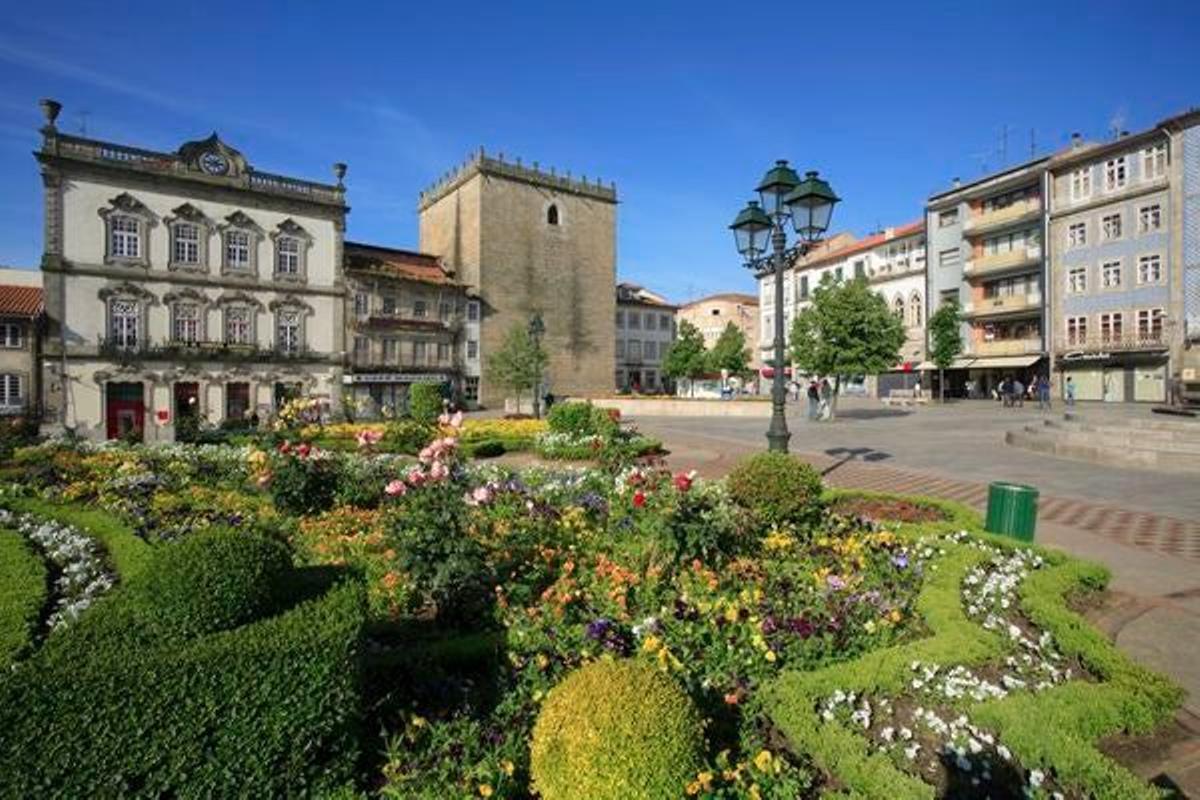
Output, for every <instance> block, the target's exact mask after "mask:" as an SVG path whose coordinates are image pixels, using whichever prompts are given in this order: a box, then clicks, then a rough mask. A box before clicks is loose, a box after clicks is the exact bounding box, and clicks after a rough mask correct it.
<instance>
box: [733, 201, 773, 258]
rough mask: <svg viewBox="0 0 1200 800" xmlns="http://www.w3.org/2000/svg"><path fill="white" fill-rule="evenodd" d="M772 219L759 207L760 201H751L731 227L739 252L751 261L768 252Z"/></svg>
mask: <svg viewBox="0 0 1200 800" xmlns="http://www.w3.org/2000/svg"><path fill="white" fill-rule="evenodd" d="M771 227H772V224H771V218H770V217H769V216H767V213H766V212H765V211H763V210H762V207H761V206H759V204H758V201H756V200H751V201H750V202H749V203H747V204H746V207H745V208H743V209H742V210H741V212H740V213H739V214H738V215H737V217H736V218H735V219H734V220H733V224H732V225H730V226H729V228H730V230H732V231H733V241H734V244H736V245H737V251H738V252H739V253H741V254H742V255H743V256H745V257H746V258H749V259H753V258H757V257H758V256H759V255H761V254H762V253H765V252H766V251H767V241H768V240H769V239H770V238H771Z"/></svg>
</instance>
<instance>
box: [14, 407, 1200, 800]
mask: <svg viewBox="0 0 1200 800" xmlns="http://www.w3.org/2000/svg"><path fill="white" fill-rule="evenodd" d="M558 413H559V414H560V415H561V419H573V420H574V422H573V423H572V424H579V425H600V426H602V427H605V426H606V422H605V419H604V418H600V416H598V415H596V414H594V412H593V411H592V410H587V413H586V415H585V413H584V411H583V410H580V409H574V410H571V409H568V411H567V412H562V411H560V412H558ZM605 418H607V419H608V420H609V421H612V420H611V418H609V417H607V415H605ZM445 423H446V424H445V427H444V428H442V429H441V430H439V431H438V434H437V435H436V437H435V438H434V439H433V440H432V441H430V442H428V444H426V445H425V446H424V447H423V448H422V449H421V450H420V451H419V452H418V453H416V458H415V459H407V458H398V457H395V456H391V455H386V454H380V453H378V452H376V450H377V449H378V445H379V440H377V439H375V438H374V437H371V436H364V435H363V433H364V431H369V430H370V429H366V428H363V429H359V430H358V431H356V432H355V433H354V434H353V439H352V440H353V442H354V447H355V450H356V451H357V452H354V453H331V452H328V451H326V450H324V449H323V448H320V447H314V446H313V445H312V444H311V443H308V442H303V441H300V442H297V441H294V440H290V439H289V440H284V442H283V443H281V444H280V445H279V446H277V447H275V448H273V449H271V450H269V451H268V450H265V449H264V450H250V449H241V450H234V449H233V448H227V449H228V450H229V451H230V452H231V453H234V454H236V458H233V457H232V456H230V455H228V454H221V455H219V454H216V453H214V452H203V451H199V450H197V449H186V448H184V449H178V448H176V449H172V450H169V451H164V450H157V449H155V448H116V449H107V448H105V449H100V450H90V449H86V448H85V449H83V450H67V449H61V448H59V449H54V448H41V449H39V452H38V453H37V454H36V457H34V456H28V455H27V456H25V458H27V459H31V462H30V465H31V466H32V467H33V468H32V469H29V470H27V474H28V475H29V478H28V484H29V486H28V487H27V492H35V493H36V492H38V491H40V492H42V493H45V494H47V495H50V494H55V495H63V494H69V496H70V497H71V498H72V499H73V500H75V501H77V502H87V503H94V504H96V505H98V506H100V509H89V510H87V511H86V512H84V511H79V510H77V511H76V512H75V513H78V514H84V513H86V514H91V515H93V516H91V517H87V518H86V519H88V520H89V521H90V522H92V523H95V524H97V525H100V526H105V525H107V526H110V530H109V532H108V533H107V534H106V536H108V537H110V538H111V540H112V541H113V542H116V543H117V544H118V545H120V544H122V543H124V544H126V545H128V543H129V542H133V543H135V544H136V545H137V547H140V548H143V549H145V550H148V551H150V552H162V551H164V550H168V551H169V550H170V549H172V548H178V547H180V546H181V543H187V542H189V541H191V540H193V538H194V537H195V536H197V535H199V536H207V535H209V534H208V531H209V529H220V528H226V527H232V528H235V529H237V530H239V531H247V530H249V529H255V530H258V531H260V532H266V533H268V534H269V535H271V536H272V537H273V538H275V539H276V540H279V541H286V542H287V543H288V544H289V545H290V547H291V550H292V555H293V557H294V558H295V559H296V560H297V561H298V562H300V563H302V564H306V565H309V566H311V567H317V568H329V567H335V566H338V567H340V566H350V567H353V568H355V571H356V572H358V573H360V574H362V575H363V576H364V577H365V579H366V583H367V605H368V614H369V622H370V625H369V631H370V635H369V638H367V639H366V640H365V642H364V645H365V646H364V647H363V652H362V653H358V651H357V645H354V646H353V647H352V648H351V649H352V650H353V651H354V652H353V656H352V657H353V658H354V659H355V661H354V666H353V667H350V666H348V664H349V662H348V661H346V660H342V661H340V662H339V669H343V670H345V669H355V670H362V672H363V674H364V676H365V691H366V696H365V697H364V698H363V705H362V707H361V709H359V708H355V709H341V710H343V711H347V712H349V711H353V712H355V713H358V712H359V711H361V712H362V713H364V714H366V719H365V724H364V726H363V730H364V731H365V733H364V734H363V737H364V738H363V739H362V741H361V742H360V744H361V747H362V751H363V752H364V753H379V754H380V755H379V756H378V757H377V758H376V759H375V760H374V761H371V760H370V759H369V758H368V761H367V762H366V765H365V767H364V771H363V772H362V773H361V774H360V775H359V776H358V777H357V780H356V781H355V783H356V784H357V786H358V788H360V789H361V788H370V789H372V790H377V791H378V793H379V794H380V795H382V796H386V797H405V798H413V797H416V798H422V797H428V798H441V797H469V796H475V797H494V798H528V797H531V796H532V792H533V791H534V789H535V787H534V786H533V777H532V775H531V772H532V769H533V764H532V762H531V757H530V737H531V735H532V733H533V731H534V729H535V724H536V722H537V720H538V717H539V714H541V712H542V708H543V705H544V701H545V699H546V698H547V696H548V695H549V694H550V692H551V691H552V690H553V689H554V688H555V687H556V686H558V685H559V684H560V683H561V682H562V681H563V680H564V679H566V677H567V676H568V675H571V674H574V673H575V671H576V670H578V669H580V668H582V667H584V666H585V665H588V664H590V663H592V662H595V661H602V660H625V659H638V660H641V661H643V662H645V663H648V664H650V665H652V666H653V667H654V669H656V670H658V671H659V672H661V673H662V674H663V675H665V676H666V677H668V678H669V679H670V681H671V683H672V684H674V685H675V686H677V687H678V688H679V690H680V691H682V692H684V693H685V694H686V695H687V697H688V701H689V703H691V704H692V705H694V706H695V708H696V709H697V713H698V714H699V715H700V716H701V717H702V718H703V720H704V739H705V741H704V744H703V750H704V753H703V755H702V757H700V760H699V761H698V762H697V763H699V764H700V766H699V768H698V769H697V770H696V772H695V774H694V775H691V776H689V777H688V779H687V780H686V781H685V782H683V784H682V785H680V786H679V787H678V793H677V796H687V797H702V798H759V799H760V800H761V799H763V798H795V797H813V796H817V795H819V794H821V793H824V792H827V791H847V792H849V793H851V794H857V795H858V796H865V797H880V796H887V797H891V796H895V797H896V798H907V797H913V798H916V797H921V798H925V797H933V796H937V795H938V794H946V795H951V796H955V797H958V796H962V797H972V796H980V797H982V796H985V795H988V794H990V795H991V796H995V797H1001V796H1014V797H1021V796H1026V795H1031V796H1034V797H1038V796H1045V797H1051V796H1053V795H1054V793H1056V792H1057V793H1061V794H1062V795H1063V796H1065V797H1080V796H1089V795H1090V796H1098V797H1122V798H1123V797H1141V796H1147V797H1148V796H1149V794H1147V789H1146V787H1145V786H1144V784H1142V783H1141V782H1140V781H1138V780H1137V779H1136V778H1134V777H1133V776H1132V775H1130V774H1129V773H1128V772H1126V771H1125V770H1124V769H1123V768H1121V767H1119V766H1118V765H1116V764H1115V763H1114V762H1112V761H1110V760H1109V759H1107V758H1105V757H1103V756H1101V755H1100V753H1099V752H1097V751H1096V749H1095V747H1094V743H1095V741H1096V739H1097V738H1099V737H1100V736H1103V735H1106V734H1108V733H1111V732H1113V731H1117V730H1132V731H1146V730H1149V729H1151V728H1152V727H1153V726H1154V725H1155V724H1157V723H1158V722H1160V721H1161V720H1163V719H1164V718H1165V717H1166V715H1167V714H1168V713H1169V711H1170V710H1171V709H1172V708H1173V707H1174V706H1175V705H1176V704H1177V703H1178V700H1179V695H1178V691H1177V690H1176V689H1174V688H1173V687H1171V686H1170V685H1169V684H1168V683H1166V682H1165V681H1163V680H1162V679H1161V678H1159V677H1158V676H1155V675H1153V674H1151V673H1149V672H1147V671H1145V670H1142V669H1140V668H1138V667H1136V666H1135V665H1133V664H1131V663H1130V662H1128V660H1126V659H1125V658H1124V657H1123V656H1121V655H1120V654H1119V653H1117V651H1115V650H1114V649H1113V648H1112V647H1111V645H1109V644H1108V643H1107V641H1106V640H1105V639H1104V637H1103V636H1101V635H1100V634H1099V633H1097V632H1096V631H1094V630H1093V629H1091V628H1090V627H1088V626H1086V625H1085V624H1083V623H1082V622H1081V621H1080V620H1079V618H1078V617H1076V616H1075V615H1074V614H1073V613H1072V612H1071V611H1069V610H1068V609H1067V607H1066V605H1065V603H1064V600H1063V597H1064V595H1066V594H1068V593H1071V592H1075V591H1079V590H1083V589H1094V588H1097V587H1099V586H1102V585H1103V581H1104V575H1103V573H1102V571H1099V570H1097V569H1096V568H1094V567H1091V566H1089V565H1085V564H1081V563H1080V562H1077V561H1074V560H1071V559H1068V558H1066V557H1065V556H1062V555H1061V554H1051V553H1047V552H1044V551H1041V550H1038V549H1037V548H1028V547H1017V546H1014V545H1013V544H1012V543H1009V542H1005V541H1002V540H999V539H995V538H993V537H988V536H986V535H976V534H968V533H965V532H963V531H964V529H972V530H977V528H978V519H977V517H976V516H975V515H974V514H973V513H971V512H968V511H966V510H965V509H963V508H962V507H960V506H956V505H954V504H947V503H938V502H933V501H927V500H922V499H912V498H896V497H892V496H887V495H871V494H862V493H845V492H831V493H827V494H824V495H823V494H822V491H821V486H820V481H819V479H818V478H817V477H816V476H815V475H813V474H812V473H811V470H808V469H806V468H804V467H802V466H801V465H800V464H798V463H797V462H794V461H793V460H790V459H787V458H780V457H774V456H773V457H769V458H763V459H760V460H759V461H756V462H753V463H751V464H749V465H748V469H746V470H742V471H740V472H739V475H740V477H739V479H738V480H731V481H730V482H729V483H728V485H727V484H726V482H723V481H703V480H700V479H698V478H697V477H696V476H695V475H694V474H672V473H671V472H669V471H667V470H665V469H664V468H661V467H656V466H647V465H642V466H633V467H630V466H623V467H618V466H616V465H613V466H612V467H611V468H610V469H608V470H599V469H578V470H561V469H560V470H551V469H543V468H535V469H526V470H521V471H513V470H511V469H506V468H503V467H497V466H488V465H471V464H468V463H467V462H466V461H465V460H464V458H463V450H464V449H466V448H465V444H464V442H466V441H467V440H468V438H469V437H468V434H467V431H468V429H469V427H470V423H469V422H467V423H462V422H461V420H458V419H452V418H448V419H447V420H446V421H445ZM492 424H493V425H495V426H500V425H514V424H523V422H520V423H514V422H503V423H502V422H499V421H497V422H494V423H492ZM327 428H328V426H327ZM495 429H496V428H493V429H492V432H494V430H495ZM560 433H563V432H560ZM610 434H611V431H609V432H608V433H602V434H596V433H592V434H583V435H599V436H606V435H610ZM549 435H552V434H547V436H549ZM571 435H575V434H571ZM755 475H768V476H772V477H770V479H769V480H767V481H766V482H767V483H769V484H771V486H772V487H774V488H777V489H780V491H782V492H783V493H786V494H787V495H788V498H787V499H788V502H786V503H784V502H781V501H779V500H778V497H776V498H775V499H772V494H771V492H769V491H759V490H758V489H757V488H756V487H757V486H759V485H760V484H761V483H763V482H762V481H758V482H757V483H756V481H755V480H751V479H750V478H752V477H753V476H755ZM781 487H782V488H781ZM5 502H6V503H8V504H9V505H10V506H11V507H13V508H25V507H22V506H19V505H15V504H18V503H25V504H29V503H40V504H42V506H43V508H51V507H54V508H58V512H56V513H63V512H62V509H61V508H60V507H56V506H54V505H53V504H51V503H49V502H48V501H47V500H46V499H44V498H38V497H16V496H12V497H9V496H6V498H5ZM101 509H106V510H101ZM838 512H848V513H838ZM867 512H869V513H867ZM77 519H81V520H82V519H85V518H84V517H77ZM122 525H123V526H125V527H124V528H123V530H124V534H121V535H117V534H115V533H113V531H114V530H117V529H120V528H121V526H122ZM134 525H138V526H141V527H138V528H137V530H138V531H139V532H140V534H141V535H140V536H138V535H134V534H133V532H132V529H131V527H130V526H134ZM113 526H115V527H113ZM155 532H157V533H155ZM122 536H124V537H126V538H122ZM105 542H106V545H107V542H108V540H107V539H106V540H105ZM110 551H111V548H110ZM133 560H134V561H135V562H136V560H137V558H136V557H134V559H133ZM114 561H115V559H114ZM106 602H107V601H106ZM97 613H98V612H97ZM87 622H89V620H88V619H85V620H84V624H85V626H86V623H87ZM218 635H219V634H218ZM355 641H357V639H355ZM349 652H350V651H345V650H344V651H343V654H344V655H345V654H347V653H349ZM346 657H347V658H350V657H351V656H349V655H347V656H346ZM271 663H275V662H271ZM280 663H282V662H280ZM270 668H271V667H268V669H270ZM106 674H107V673H106ZM247 674H248V673H247ZM314 690H315V689H314ZM347 696H348V695H347ZM54 702H55V703H57V702H58V700H55V701H54ZM356 702H357V701H356ZM214 724H217V723H214ZM218 727H219V726H218ZM549 727H553V726H549ZM286 730H287V729H286V726H284V727H281V728H279V729H278V732H279V733H280V735H285V732H286ZM381 730H382V731H383V734H382V740H372V739H371V738H369V737H371V736H374V735H376V733H375V732H378V731H381ZM2 760H3V754H0V762H2ZM689 763H690V762H689ZM3 766H5V765H4V764H3V763H0V767H3ZM217 774H218V773H217V772H213V771H209V772H207V773H206V775H207V777H206V780H208V781H210V782H209V783H208V784H206V785H207V786H210V787H211V786H218V785H219V778H218V777H217ZM306 780H307V779H306ZM597 780H600V779H597ZM598 785H599V784H598ZM539 786H540V784H539ZM175 788H178V787H175ZM184 793H186V792H184ZM549 800H553V798H550V799H549Z"/></svg>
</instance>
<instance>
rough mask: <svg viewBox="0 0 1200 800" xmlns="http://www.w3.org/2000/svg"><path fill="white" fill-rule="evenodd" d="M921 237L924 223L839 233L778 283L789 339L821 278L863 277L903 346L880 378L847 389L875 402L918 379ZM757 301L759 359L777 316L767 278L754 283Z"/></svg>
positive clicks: (922, 293)
mask: <svg viewBox="0 0 1200 800" xmlns="http://www.w3.org/2000/svg"><path fill="white" fill-rule="evenodd" d="M925 238H926V237H925V222H924V220H917V221H915V222H910V223H907V224H905V225H899V226H896V227H888V228H885V229H883V230H881V231H877V232H874V233H872V234H870V235H869V236H865V237H863V238H862V239H856V238H855V237H854V236H853V235H851V234H849V233H841V234H838V235H837V236H834V237H831V238H830V239H828V240H827V241H826V242H824V243H823V244H822V245H821V246H820V247H818V248H816V249H814V250H812V251H810V252H809V254H808V255H807V256H806V257H805V258H803V259H800V260H799V261H798V262H797V263H796V264H794V265H793V267H792V268H791V269H789V270H788V272H787V273H786V274H785V275H784V278H783V281H784V298H783V303H782V304H781V308H782V313H783V315H784V331H785V336H787V335H789V334H790V330H791V324H792V320H793V319H794V317H795V315H796V314H798V313H800V311H802V310H803V309H804V308H806V307H808V305H809V304H810V303H811V302H812V299H811V298H812V293H813V291H814V290H815V289H816V288H817V287H818V286H820V285H821V282H822V281H824V280H825V279H826V278H827V277H828V278H829V279H831V280H843V279H844V280H851V279H854V278H864V279H866V280H867V281H868V283H869V284H870V285H871V288H872V289H874V290H875V291H876V292H877V293H878V294H879V295H880V296H881V297H883V298H884V300H886V301H887V304H888V307H889V308H891V309H892V310H893V311H894V312H895V313H896V315H897V316H899V317H900V318H901V319H903V320H904V330H905V342H904V347H903V348H902V350H901V353H900V359H899V361H898V363H897V364H896V366H895V369H893V370H891V371H889V372H886V373H883V374H881V375H866V376H856V378H855V379H854V380H852V385H855V384H860V385H862V387H863V389H862V390H863V391H864V392H866V393H868V394H871V395H873V396H877V397H886V396H887V395H888V393H890V392H891V391H892V390H893V389H911V388H914V387H915V386H916V385H917V382H918V381H919V380H920V374H919V369H920V366H921V363H922V362H923V361H924V360H925V317H926V315H925V307H926V297H925V262H926V242H925ZM759 297H760V299H761V301H762V305H761V308H762V315H761V316H762V319H761V323H762V328H761V330H762V338H761V340H760V341H761V342H762V344H761V347H760V350H761V352H762V354H763V358H764V359H769V358H770V357H771V349H772V347H773V346H774V345H773V339H774V336H775V330H774V327H773V326H774V324H775V314H776V313H780V311H779V309H777V307H776V304H775V302H774V279H773V276H770V275H766V276H763V277H761V278H760V279H759Z"/></svg>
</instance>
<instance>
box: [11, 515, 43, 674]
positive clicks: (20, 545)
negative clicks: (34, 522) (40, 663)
mask: <svg viewBox="0 0 1200 800" xmlns="http://www.w3.org/2000/svg"><path fill="white" fill-rule="evenodd" d="M45 604H46V567H45V565H44V564H42V560H41V559H40V558H39V557H38V556H37V554H36V553H34V552H33V551H32V550H30V549H29V545H28V544H27V543H26V542H25V539H24V538H23V537H22V536H21V535H20V534H19V533H17V532H16V531H11V530H6V529H0V670H2V669H4V668H5V667H7V666H8V665H9V664H10V663H12V662H13V661H14V660H16V659H17V658H19V657H20V656H21V655H22V654H23V653H24V652H25V649H26V648H27V647H29V644H30V641H31V639H32V637H33V632H34V630H35V629H36V627H37V624H38V619H39V618H40V617H41V613H42V607H43V606H44V605H45Z"/></svg>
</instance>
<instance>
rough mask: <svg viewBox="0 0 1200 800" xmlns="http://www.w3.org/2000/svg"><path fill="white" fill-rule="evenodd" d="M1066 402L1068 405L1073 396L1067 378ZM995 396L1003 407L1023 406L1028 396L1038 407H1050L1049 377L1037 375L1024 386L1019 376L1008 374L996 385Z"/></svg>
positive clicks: (1045, 408) (1046, 408)
mask: <svg viewBox="0 0 1200 800" xmlns="http://www.w3.org/2000/svg"><path fill="white" fill-rule="evenodd" d="M1067 388H1068V391H1067V404H1068V405H1070V404H1071V402H1072V400H1073V399H1074V397H1073V394H1074V392H1073V390H1072V387H1071V386H1070V381H1069V379H1068V387H1067ZM994 396H995V398H996V399H997V400H999V401H1000V402H1002V403H1003V404H1004V407H1005V408H1013V407H1020V408H1024V407H1025V400H1026V398H1027V397H1028V399H1029V400H1030V401H1032V400H1034V399H1036V400H1037V401H1038V408H1039V409H1044V410H1048V409H1049V408H1050V379H1049V378H1047V377H1046V376H1045V375H1038V376H1037V377H1036V378H1034V379H1033V381H1032V382H1031V383H1030V384H1029V385H1028V386H1026V385H1025V384H1024V383H1022V382H1021V379H1020V378H1013V377H1012V376H1009V377H1007V378H1005V379H1004V380H1002V381H1000V385H999V386H997V387H996V391H995V395H994Z"/></svg>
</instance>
